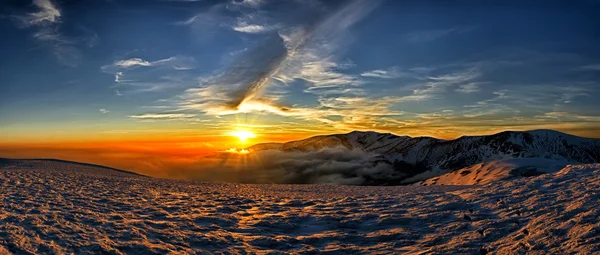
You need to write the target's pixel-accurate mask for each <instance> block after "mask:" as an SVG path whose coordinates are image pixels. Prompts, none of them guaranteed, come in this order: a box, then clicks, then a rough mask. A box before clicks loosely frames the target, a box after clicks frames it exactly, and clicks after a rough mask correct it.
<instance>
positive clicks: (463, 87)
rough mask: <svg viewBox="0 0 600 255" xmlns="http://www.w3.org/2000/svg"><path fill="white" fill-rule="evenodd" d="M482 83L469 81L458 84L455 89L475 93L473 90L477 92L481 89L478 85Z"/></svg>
mask: <svg viewBox="0 0 600 255" xmlns="http://www.w3.org/2000/svg"><path fill="white" fill-rule="evenodd" d="M481 84H482V83H480V82H470V83H467V84H461V85H460V86H458V89H456V91H457V92H461V93H475V92H479V91H480V90H481V89H480V88H479V86H480V85H481Z"/></svg>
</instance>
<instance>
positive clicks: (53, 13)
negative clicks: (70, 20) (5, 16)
mask: <svg viewBox="0 0 600 255" xmlns="http://www.w3.org/2000/svg"><path fill="white" fill-rule="evenodd" d="M33 5H34V6H35V7H37V8H38V11H37V12H32V13H28V14H26V15H23V16H14V17H15V18H17V19H18V20H19V21H21V22H22V25H23V26H33V25H48V24H51V23H57V22H59V21H60V17H61V12H60V10H59V9H58V8H56V6H55V5H54V3H52V1H50V0H33Z"/></svg>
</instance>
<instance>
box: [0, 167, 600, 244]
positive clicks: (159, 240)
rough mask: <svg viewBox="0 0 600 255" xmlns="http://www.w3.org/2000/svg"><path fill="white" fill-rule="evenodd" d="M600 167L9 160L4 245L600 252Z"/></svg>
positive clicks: (2, 206) (1, 173) (1, 224)
mask: <svg viewBox="0 0 600 255" xmlns="http://www.w3.org/2000/svg"><path fill="white" fill-rule="evenodd" d="M599 201H600V164H595V165H574V166H567V167H566V168H564V169H562V170H560V171H557V172H555V173H550V174H545V175H540V176H537V177H531V178H519V179H516V180H511V181H504V182H496V183H492V184H489V185H485V186H425V187H423V186H405V187H352V186H333V185H240V184H221V183H202V182H189V181H172V180H164V179H155V178H150V177H143V176H137V175H133V174H129V173H125V172H118V171H114V170H109V169H105V168H100V167H93V166H84V165H77V164H71V163H64V162H49V161H33V160H18V161H14V160H5V161H0V254H13V253H14V254H32V253H33V254H45V253H50V254H64V253H66V254H70V253H76V254H99V253H104V254H166V253H171V254H188V253H189V254H198V253H200V254H204V253H228V254H229V253H233V254H247V253H260V254H264V253H274V254H277V253H298V254H304V253H332V254H352V253H380V254H389V253H396V254H402V253H406V254H482V253H485V252H486V251H487V252H489V253H492V254H525V253H527V254H599V253H600V222H599V218H600V206H599Z"/></svg>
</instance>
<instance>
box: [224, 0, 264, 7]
mask: <svg viewBox="0 0 600 255" xmlns="http://www.w3.org/2000/svg"><path fill="white" fill-rule="evenodd" d="M231 3H232V4H235V5H242V6H246V7H252V8H256V7H259V6H261V5H262V4H264V3H265V0H233V1H231Z"/></svg>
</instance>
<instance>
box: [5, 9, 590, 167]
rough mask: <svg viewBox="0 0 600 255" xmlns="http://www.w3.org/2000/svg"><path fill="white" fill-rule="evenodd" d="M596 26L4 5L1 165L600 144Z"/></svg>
mask: <svg viewBox="0 0 600 255" xmlns="http://www.w3.org/2000/svg"><path fill="white" fill-rule="evenodd" d="M598 13H600V2H598V1H594V0H575V1H552V0H549V1H491V0H490V1H475V0H473V1H466V0H465V1H462V0H457V1H416V0H414V1H401V0H398V1H391V0H388V1H383V0H381V1H377V0H369V1H366V0H365V1H324V0H321V1H319V0H303V1H300V0H228V1H226V0H223V1H210V0H147V1H128V0H93V1H75V0H33V1H25V0H8V1H7V0H5V1H2V3H1V6H0V34H2V37H1V38H0V41H1V47H0V56H1V57H0V156H36V157H46V156H65V155H66V156H67V157H75V156H73V155H75V154H81V156H78V157H76V158H79V159H89V160H92V161H94V158H95V157H94V156H93V155H90V153H91V154H96V155H97V154H98V151H104V152H105V151H108V150H115V151H114V152H111V156H110V157H113V158H114V157H123V158H125V157H128V156H131V154H132V153H133V152H132V151H135V153H133V154H135V156H131V157H132V158H135V159H139V158H143V157H150V156H149V155H155V154H154V153H156V155H165V154H169V155H172V156H173V157H175V156H176V157H178V158H179V159H181V160H186V159H187V157H188V156H191V155H198V154H202V153H201V152H207V151H215V150H222V149H226V148H231V147H245V146H248V145H251V144H253V143H257V142H269V141H275V142H280V141H288V140H294V139H299V138H304V137H309V136H312V135H317V134H330V133H345V132H349V131H352V130H373V131H378V132H392V133H395V134H398V135H410V136H433V137H438V138H444V139H451V138H456V137H459V136H462V135H482V134H491V133H495V132H499V131H503V130H529V129H556V130H559V131H563V132H567V133H571V134H575V135H579V136H586V137H600V110H598V109H600V101H598V99H597V98H598V97H600V47H598V46H597V45H598V44H600V25H599V24H600V20H599V19H600V18H599V16H598ZM240 130H242V131H249V132H252V133H254V134H255V137H253V138H250V139H248V140H246V141H241V140H239V139H237V138H235V137H232V136H231V133H232V132H236V131H240ZM82 148H85V149H86V150H88V151H82V150H81V149H82ZM71 150H77V153H74V152H72V151H71ZM97 150H98V151H97ZM57 151H62V154H60V155H57V154H56V153H58V152H57ZM84 152H85V153H84ZM86 153H87V154H86ZM182 155H183V156H182ZM107 157H108V156H107ZM96 161H98V160H96ZM102 162H104V161H102ZM132 162H133V161H132ZM131 165H133V163H131ZM127 166H129V165H127ZM157 167H158V166H157Z"/></svg>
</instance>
